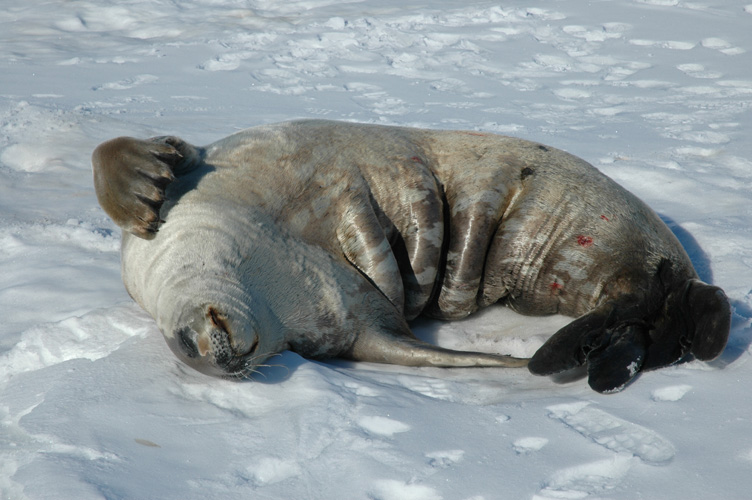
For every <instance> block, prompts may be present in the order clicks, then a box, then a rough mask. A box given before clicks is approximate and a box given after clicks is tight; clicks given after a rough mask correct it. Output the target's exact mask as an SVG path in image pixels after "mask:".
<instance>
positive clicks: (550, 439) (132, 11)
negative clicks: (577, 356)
mask: <svg viewBox="0 0 752 500" xmlns="http://www.w3.org/2000/svg"><path fill="white" fill-rule="evenodd" d="M750 26H752V4H743V3H738V2H728V1H723V0H698V1H694V0H633V1H629V0H618V1H616V0H615V1H597V0H596V1H592V0H567V1H556V0H554V1H544V0H511V1H508V2H504V3H494V2H489V1H485V0H479V1H476V2H460V1H457V0H436V1H432V2H426V1H419V0H401V1H396V0H379V1H377V0H363V1H357V0H352V1H349V2H343V1H341V0H338V1H334V0H293V1H286V2H282V1H277V2H274V1H271V0H186V1H182V2H172V1H166V0H126V1H117V2H116V1H114V0H102V1H97V2H94V1H93V0H72V1H67V2H39V1H37V2H28V1H25V0H5V2H4V3H3V9H2V11H0V48H2V50H1V51H0V54H2V57H0V74H2V78H0V269H1V270H2V272H0V311H2V316H3V321H2V323H0V491H1V492H2V498H8V499H44V498H55V499H74V498H75V499H101V498H106V499H144V498H160V499H178V498H180V499H186V498H216V499H223V498H228V499H229V498H279V499H290V498H296V499H303V498H311V499H317V498H342V499H352V498H370V499H378V500H428V499H447V500H449V499H461V500H470V499H472V500H481V499H482V500H491V499H499V498H510V499H512V498H514V499H517V498H535V499H562V498H564V499H567V498H578V499H579V498H589V499H592V498H615V499H634V498H661V499H689V498H733V499H736V498H749V497H750V496H751V495H752V432H750V429H752V417H750V415H752V398H751V397H750V396H749V394H748V393H749V390H748V385H747V384H749V383H750V382H752V363H750V362H749V360H750V351H751V349H750V343H751V342H752V189H751V188H752V142H751V141H750V140H749V138H750V137H751V136H752V113H751V109H750V108H752V35H750V30H749V27H750ZM301 117H325V118H331V119H341V120H352V121H360V122H372V123H383V124H398V125H409V126H424V127H431V128H444V129H454V128H464V129H476V130H484V131H490V132H498V133H506V134H513V135H517V136H521V137H525V138H528V139H532V140H536V141H540V142H543V143H547V144H551V145H552V146H556V147H560V148H563V149H566V150H568V151H571V152H572V153H574V154H576V155H578V156H581V157H583V158H586V159H588V160H589V161H591V162H592V163H593V164H595V165H596V166H597V167H599V168H600V169H601V170H603V171H604V172H605V173H606V174H608V175H610V176H611V177H613V178H614V179H615V180H617V181H618V182H620V183H622V184H623V185H624V186H625V187H627V188H628V189H630V190H631V191H633V192H635V193H636V194H637V195H638V196H640V197H641V198H643V199H644V200H645V201H647V202H648V204H650V205H651V206H652V207H654V208H655V209H656V210H657V211H658V212H659V213H660V214H661V216H662V217H663V218H664V220H665V221H666V222H667V223H668V224H669V226H670V227H671V228H672V230H673V231H674V232H675V233H676V234H677V236H678V237H679V239H680V240H681V241H682V242H683V243H684V245H685V246H686V248H687V249H688V252H689V254H690V256H691V257H692V259H693V261H694V263H695V265H696V267H697V269H698V272H699V273H700V275H701V276H702V277H703V278H704V279H705V280H707V281H711V282H713V283H715V284H717V285H719V286H721V287H723V288H724V289H725V290H726V292H727V293H728V295H729V297H730V299H731V302H732V305H733V308H734V317H733V323H732V332H731V338H730V341H729V345H728V347H727V349H726V351H725V352H724V354H723V355H722V357H721V358H720V359H719V360H717V361H714V362H711V363H700V362H689V363H685V364H682V365H679V366H675V367H672V368H668V369H664V370H660V371H656V372H651V373H646V374H643V375H641V376H640V377H639V379H638V380H637V382H636V383H634V384H632V385H630V386H629V387H627V388H626V389H625V390H624V391H623V392H620V393H617V394H611V395H599V394H596V393H594V392H592V391H591V390H590V389H589V388H588V387H587V384H586V383H585V381H584V380H583V379H582V378H578V377H569V378H559V379H556V380H554V379H549V378H539V377H533V376H532V375H530V374H528V373H527V371H525V370H512V369H486V370H484V369H467V370H454V371H452V370H442V369H412V368H403V367H393V366H378V365H369V364H354V363H345V362H341V361H338V362H331V363H317V362H311V361H307V360H304V359H302V358H300V357H299V356H297V355H295V354H292V353H284V354H282V355H281V356H279V357H277V358H274V360H273V361H272V363H273V365H274V366H271V367H269V368H268V369H266V370H265V371H264V372H263V373H262V374H261V375H260V376H258V377H257V378H256V379H255V380H253V381H250V382H243V383H234V382H229V381H222V380H214V379H210V378H207V377H205V376H203V375H201V374H199V373H195V372H193V371H191V370H190V369H188V368H185V367H183V366H182V365H180V364H179V363H178V362H177V360H176V359H175V358H174V356H173V355H172V354H171V353H170V352H169V350H168V348H167V346H166V345H165V343H164V341H163V339H162V338H161V335H160V334H159V332H158V331H157V329H156V327H155V325H154V323H153V321H152V320H151V319H150V318H148V317H147V316H146V314H145V313H143V312H142V311H140V310H139V308H138V307H137V306H136V305H134V304H133V303H132V302H131V301H130V299H129V298H128V296H127V294H126V293H125V291H124V289H123V286H122V283H121V281H120V276H119V274H120V271H119V257H118V246H119V239H120V236H119V234H120V233H119V230H118V229H117V228H116V227H115V226H114V225H113V224H112V222H110V221H109V219H107V217H106V216H105V215H104V213H103V212H102V211H101V209H100V208H99V207H98V205H97V203H96V199H95V196H94V192H93V188H92V184H91V168H90V163H89V156H90V153H91V151H92V150H93V148H94V147H95V146H96V145H97V144H98V143H99V142H102V141H104V140H106V139H109V138H112V137H115V136H118V135H131V136H136V137H148V136H152V135H164V134H177V135H180V136H182V137H183V138H185V139H187V140H189V141H190V142H193V143H197V144H206V143H208V142H211V141H213V140H215V139H218V138H221V137H223V136H226V135H228V134H230V133H232V132H234V131H236V130H239V129H242V128H245V127H249V126H253V125H257V124H262V123H270V122H275V121H281V120H287V119H292V118H301ZM566 322H567V319H566V318H562V317H550V318H527V317H520V316H518V315H516V314H514V313H512V312H510V311H507V310H503V309H501V310H499V309H495V310H491V311H488V312H484V313H482V314H480V315H478V316H476V317H474V318H472V319H469V320H465V321H461V322H457V323H446V324H444V323H437V322H430V321H425V320H420V321H418V322H417V323H416V329H417V330H418V332H419V333H420V335H421V336H423V337H424V338H426V339H427V340H430V341H433V342H437V343H439V344H442V345H445V346H448V347H454V348H458V347H460V348H466V349H479V350H488V351H499V352H512V353H515V354H518V355H530V354H531V353H532V352H534V351H535V349H536V348H537V347H538V346H539V345H540V344H541V342H542V341H543V340H544V339H545V337H546V335H548V334H550V333H551V332H553V331H555V330H556V329H557V328H558V327H560V326H562V325H564V324H566Z"/></svg>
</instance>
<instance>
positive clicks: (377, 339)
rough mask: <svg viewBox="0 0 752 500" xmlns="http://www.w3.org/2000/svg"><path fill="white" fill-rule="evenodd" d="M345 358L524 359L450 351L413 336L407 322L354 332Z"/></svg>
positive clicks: (456, 363) (448, 364)
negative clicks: (394, 330)
mask: <svg viewBox="0 0 752 500" xmlns="http://www.w3.org/2000/svg"><path fill="white" fill-rule="evenodd" d="M347 357H349V358H351V359H353V360H356V361H367V362H371V363H388V364H394V365H402V366H438V367H445V368H459V367H465V368H467V367H522V366H526V365H527V362H528V360H527V359H523V358H515V357H512V356H503V355H500V354H486V353H480V352H470V351H453V350H451V349H444V348H442V347H437V346H434V345H431V344H428V343H426V342H423V341H422V340H419V339H417V338H415V337H414V336H413V335H412V333H411V332H410V330H409V329H408V327H407V325H404V330H403V331H401V332H398V333H392V332H390V331H388V330H385V329H378V330H371V329H369V330H367V331H365V332H362V333H360V334H359V335H358V336H357V339H356V341H355V344H354V345H353V347H352V349H351V350H350V352H349V353H348V356H347Z"/></svg>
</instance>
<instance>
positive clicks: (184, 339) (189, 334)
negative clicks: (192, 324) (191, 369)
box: [175, 326, 198, 358]
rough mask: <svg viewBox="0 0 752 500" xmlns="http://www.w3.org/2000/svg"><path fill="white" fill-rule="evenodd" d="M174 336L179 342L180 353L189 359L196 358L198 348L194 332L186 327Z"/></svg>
mask: <svg viewBox="0 0 752 500" xmlns="http://www.w3.org/2000/svg"><path fill="white" fill-rule="evenodd" d="M175 335H176V336H177V338H178V340H179V342H178V346H179V347H180V350H181V351H182V353H183V354H185V355H186V356H188V357H189V358H197V357H198V346H197V345H196V332H194V331H193V330H191V329H190V328H188V327H187V326H186V327H183V328H181V329H179V330H178V331H176V332H175Z"/></svg>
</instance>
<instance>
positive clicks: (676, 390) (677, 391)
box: [650, 385, 692, 401]
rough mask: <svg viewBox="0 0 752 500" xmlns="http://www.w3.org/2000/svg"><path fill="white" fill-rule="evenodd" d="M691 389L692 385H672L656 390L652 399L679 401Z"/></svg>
mask: <svg viewBox="0 0 752 500" xmlns="http://www.w3.org/2000/svg"><path fill="white" fill-rule="evenodd" d="M691 390H692V386H691V385H671V386H668V387H662V388H660V389H656V390H654V391H653V394H651V396H650V399H652V400H653V401H679V400H680V399H681V398H683V397H684V395H685V394H686V393H688V392H689V391H691Z"/></svg>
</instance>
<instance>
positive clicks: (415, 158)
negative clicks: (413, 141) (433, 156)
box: [410, 156, 423, 163]
mask: <svg viewBox="0 0 752 500" xmlns="http://www.w3.org/2000/svg"><path fill="white" fill-rule="evenodd" d="M410 159H411V160H412V161H414V162H415V163H423V159H422V158H421V157H420V156H413V157H412V158H410Z"/></svg>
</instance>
